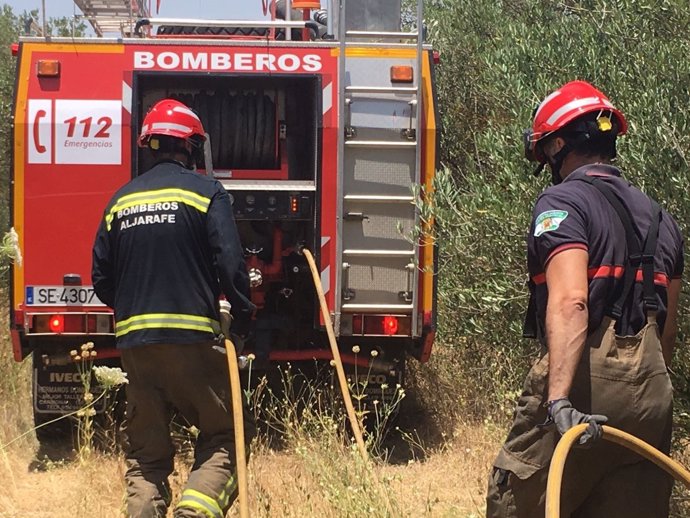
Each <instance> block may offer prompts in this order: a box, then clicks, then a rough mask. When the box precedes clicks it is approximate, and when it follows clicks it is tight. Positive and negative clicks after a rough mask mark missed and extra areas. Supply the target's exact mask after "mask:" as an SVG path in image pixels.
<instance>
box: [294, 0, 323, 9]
mask: <svg viewBox="0 0 690 518" xmlns="http://www.w3.org/2000/svg"><path fill="white" fill-rule="evenodd" d="M292 8H293V9H320V8H321V2H319V0H292Z"/></svg>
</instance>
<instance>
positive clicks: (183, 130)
mask: <svg viewBox="0 0 690 518" xmlns="http://www.w3.org/2000/svg"><path fill="white" fill-rule="evenodd" d="M154 135H167V136H169V137H176V138H179V139H184V140H188V141H192V142H193V143H196V144H197V145H198V144H199V143H200V142H203V141H204V140H206V134H205V132H204V127H203V125H202V124H201V120H200V119H199V116H198V115H197V114H196V113H194V112H193V111H192V110H191V109H189V108H188V107H187V106H185V105H184V104H183V103H181V102H180V101H176V100H174V99H163V100H162V101H158V102H157V103H156V104H155V105H154V106H153V108H151V109H150V110H149V112H148V113H147V114H146V117H144V123H143V124H142V125H141V135H140V136H139V146H141V147H145V146H147V145H148V142H149V140H150V139H151V137H152V136H154ZM194 141H195V142H194Z"/></svg>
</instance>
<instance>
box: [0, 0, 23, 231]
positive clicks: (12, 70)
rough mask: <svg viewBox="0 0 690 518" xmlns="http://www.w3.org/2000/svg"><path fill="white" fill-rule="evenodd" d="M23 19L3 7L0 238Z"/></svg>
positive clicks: (6, 216)
mask: <svg viewBox="0 0 690 518" xmlns="http://www.w3.org/2000/svg"><path fill="white" fill-rule="evenodd" d="M19 27H20V20H19V18H18V17H17V16H16V15H15V14H14V13H13V12H12V9H11V8H10V7H9V6H8V5H3V6H2V7H0V156H2V157H4V160H2V161H1V162H0V237H1V236H3V235H4V234H5V232H6V231H7V229H8V227H9V201H10V166H11V163H10V157H11V156H12V147H11V144H12V140H11V135H12V124H11V121H12V105H13V102H14V83H15V74H16V66H17V58H15V57H14V56H12V51H11V47H10V46H11V44H12V43H15V42H16V41H17V37H18V35H19Z"/></svg>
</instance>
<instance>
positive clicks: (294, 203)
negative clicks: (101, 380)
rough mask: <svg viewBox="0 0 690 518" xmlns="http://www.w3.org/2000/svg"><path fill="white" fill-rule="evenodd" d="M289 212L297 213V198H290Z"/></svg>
mask: <svg viewBox="0 0 690 518" xmlns="http://www.w3.org/2000/svg"><path fill="white" fill-rule="evenodd" d="M290 212H292V213H293V214H297V213H298V212H299V201H298V198H297V196H290Z"/></svg>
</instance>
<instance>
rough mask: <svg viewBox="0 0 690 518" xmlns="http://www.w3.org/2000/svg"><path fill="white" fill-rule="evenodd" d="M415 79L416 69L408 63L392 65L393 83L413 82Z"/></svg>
mask: <svg viewBox="0 0 690 518" xmlns="http://www.w3.org/2000/svg"><path fill="white" fill-rule="evenodd" d="M412 81H414V69H413V68H412V67H411V66H407V65H398V66H393V67H391V83H411V82H412Z"/></svg>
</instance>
